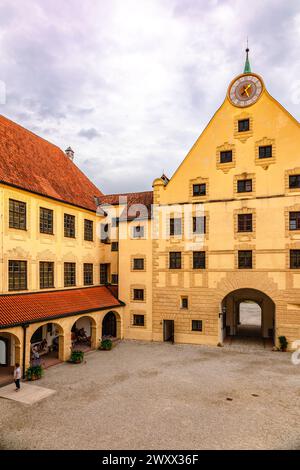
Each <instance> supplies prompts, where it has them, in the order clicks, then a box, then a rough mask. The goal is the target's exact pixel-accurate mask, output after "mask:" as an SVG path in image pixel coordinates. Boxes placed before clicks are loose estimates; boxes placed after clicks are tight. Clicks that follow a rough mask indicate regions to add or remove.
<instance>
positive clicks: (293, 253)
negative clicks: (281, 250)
mask: <svg viewBox="0 0 300 470" xmlns="http://www.w3.org/2000/svg"><path fill="white" fill-rule="evenodd" d="M290 268H291V269H300V250H290Z"/></svg>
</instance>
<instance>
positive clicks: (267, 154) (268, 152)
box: [259, 145, 272, 158]
mask: <svg viewBox="0 0 300 470" xmlns="http://www.w3.org/2000/svg"><path fill="white" fill-rule="evenodd" d="M259 158H272V145H263V146H262V147H259Z"/></svg>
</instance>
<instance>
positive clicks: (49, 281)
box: [40, 261, 54, 289]
mask: <svg viewBox="0 0 300 470" xmlns="http://www.w3.org/2000/svg"><path fill="white" fill-rule="evenodd" d="M53 287H54V263H52V262H48V261H41V262H40V289H53Z"/></svg>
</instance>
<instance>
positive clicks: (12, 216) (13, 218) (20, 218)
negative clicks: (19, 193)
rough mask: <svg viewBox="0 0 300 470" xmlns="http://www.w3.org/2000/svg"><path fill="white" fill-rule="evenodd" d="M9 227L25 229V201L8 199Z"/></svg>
mask: <svg viewBox="0 0 300 470" xmlns="http://www.w3.org/2000/svg"><path fill="white" fill-rule="evenodd" d="M9 228H17V229H19V230H26V203H25V202H21V201H15V200H14V199H10V200H9Z"/></svg>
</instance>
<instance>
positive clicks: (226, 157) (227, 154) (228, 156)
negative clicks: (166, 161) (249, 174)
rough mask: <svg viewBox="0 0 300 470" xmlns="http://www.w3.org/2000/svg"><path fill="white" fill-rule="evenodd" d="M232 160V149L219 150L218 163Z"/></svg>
mask: <svg viewBox="0 0 300 470" xmlns="http://www.w3.org/2000/svg"><path fill="white" fill-rule="evenodd" d="M230 162H232V150H225V151H222V152H220V163H230Z"/></svg>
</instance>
